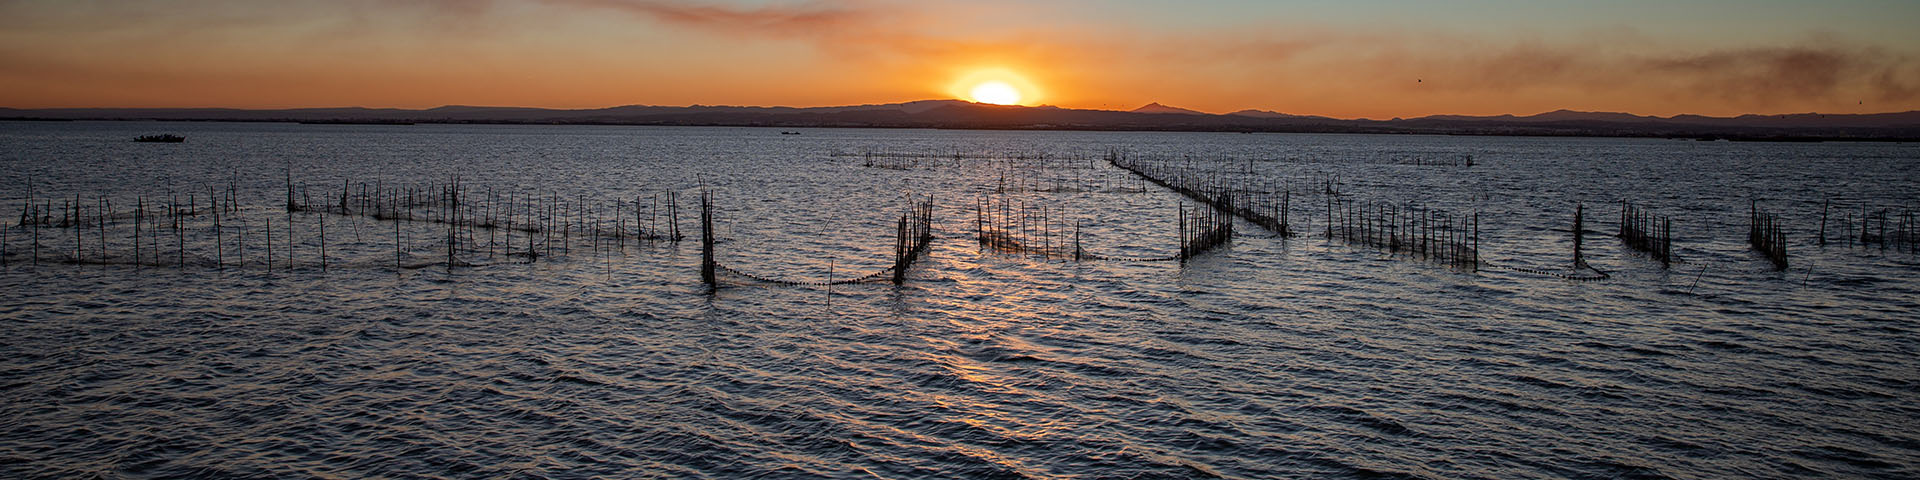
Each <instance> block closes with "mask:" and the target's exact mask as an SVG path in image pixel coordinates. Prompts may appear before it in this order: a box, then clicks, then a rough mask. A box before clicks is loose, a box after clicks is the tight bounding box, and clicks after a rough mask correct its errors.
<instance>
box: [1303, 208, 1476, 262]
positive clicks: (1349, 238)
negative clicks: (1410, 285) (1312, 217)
mask: <svg viewBox="0 0 1920 480" xmlns="http://www.w3.org/2000/svg"><path fill="white" fill-rule="evenodd" d="M1324 225H1325V226H1326V228H1325V230H1324V232H1325V236H1326V238H1327V239H1328V240H1340V241H1342V242H1346V243H1347V244H1349V245H1357V246H1362V247H1366V248H1372V249H1375V250H1379V251H1382V252H1386V253H1389V254H1393V255H1403V256H1406V257H1407V258H1412V259H1416V260H1421V261H1426V262H1432V263H1436V264H1440V265H1446V266H1450V267H1453V268H1459V269H1463V270H1468V271H1474V270H1478V269H1479V268H1480V214H1479V213H1477V212H1475V213H1466V214H1461V213H1455V212H1451V211H1447V210H1442V209H1436V208H1426V207H1422V206H1418V205H1400V204H1395V203H1392V202H1369V201H1361V200H1354V199H1350V198H1345V197H1339V196H1332V195H1329V196H1327V218H1326V219H1325V223H1324Z"/></svg>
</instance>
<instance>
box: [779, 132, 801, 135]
mask: <svg viewBox="0 0 1920 480" xmlns="http://www.w3.org/2000/svg"><path fill="white" fill-rule="evenodd" d="M780 134H781V135H799V134H800V132H780Z"/></svg>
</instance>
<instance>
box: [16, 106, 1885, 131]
mask: <svg viewBox="0 0 1920 480" xmlns="http://www.w3.org/2000/svg"><path fill="white" fill-rule="evenodd" d="M0 119H4V120H172V121H248V122H304V123H383V124H403V123H507V124H607V125H707V126H715V125H725V126H766V127H880V128H966V129H1032V130H1157V131H1222V132H1313V133H1409V134H1451V135H1553V136H1628V137H1676V138H1703V139H1711V138H1724V139H1733V140H1901V141H1911V140H1916V139H1920V111H1908V112H1899V113H1878V114H1818V113H1803V114H1790V115H1740V116H1736V117H1709V116H1700V115H1675V116H1672V117H1656V116H1643V115H1632V114H1626V113H1608V112H1576V111H1570V110H1557V111H1552V112H1546V113H1541V114H1537V115H1527V116H1514V115H1495V116H1464V115H1433V116H1425V117H1416V118H1405V119H1402V118H1394V119H1390V120H1370V119H1339V118H1329V117H1320V116H1309V115H1291V114H1286V113H1280V112H1271V111H1262V110H1242V111H1238V112H1233V113H1227V114H1209V113H1204V112H1199V111H1195V110H1189V109H1184V108H1178V107H1170V106H1166V105H1161V104H1159V103H1151V104H1148V105H1145V106H1142V107H1140V108H1136V109H1133V110H1131V111H1118V110H1091V109H1072V108H1059V107H1052V106H1038V107H1025V106H1003V105H988V104H980V103H972V102H966V101H961V100H921V101H915V102H905V103H890V104H875V105H850V106H837V107H805V108H796V107H752V106H710V105H691V106H685V107H670V106H649V105H628V106H619V107H608V108H593V109H549V108H530V107H481V106H458V105H450V106H443V107H437V108H429V109H424V110H411V109H395V108H361V107H344V108H295V109H272V110H249V109H231V108H49V109H14V108H0Z"/></svg>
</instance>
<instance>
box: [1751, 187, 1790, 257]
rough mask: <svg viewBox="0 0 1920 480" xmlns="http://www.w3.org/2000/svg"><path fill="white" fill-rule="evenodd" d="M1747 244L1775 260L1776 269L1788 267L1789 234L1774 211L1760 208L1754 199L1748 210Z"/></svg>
mask: <svg viewBox="0 0 1920 480" xmlns="http://www.w3.org/2000/svg"><path fill="white" fill-rule="evenodd" d="M1747 220H1748V221H1747V244H1748V245H1752V246H1753V249H1754V250H1755V251H1758V252H1760V254H1761V255H1762V256H1765V257H1767V261H1769V262H1773V268H1774V269H1775V270H1786V269H1787V234H1786V232H1784V231H1781V229H1780V222H1779V220H1778V219H1776V218H1774V215H1773V214H1772V213H1769V212H1767V211H1765V210H1761V209H1760V202H1759V201H1754V202H1753V203H1751V204H1750V206H1749V210H1748V211H1747Z"/></svg>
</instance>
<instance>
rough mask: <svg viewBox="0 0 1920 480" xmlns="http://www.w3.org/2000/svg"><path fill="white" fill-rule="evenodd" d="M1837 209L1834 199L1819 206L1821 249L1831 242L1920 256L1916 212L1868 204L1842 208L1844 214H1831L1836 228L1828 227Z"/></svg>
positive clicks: (1919, 233) (1864, 248)
mask: <svg viewBox="0 0 1920 480" xmlns="http://www.w3.org/2000/svg"><path fill="white" fill-rule="evenodd" d="M1833 210H1836V208H1835V205H1834V204H1833V201H1832V200H1828V201H1826V202H1824V203H1822V204H1821V206H1820V231H1819V234H1818V235H1819V237H1818V238H1817V240H1818V243H1819V245H1820V246H1822V247H1824V246H1826V245H1827V244H1828V243H1829V242H1832V243H1838V244H1841V245H1845V246H1848V247H1858V248H1860V249H1863V250H1873V249H1875V247H1878V248H1877V250H1879V251H1882V252H1889V251H1890V252H1894V253H1907V254H1913V253H1920V221H1917V220H1920V218H1917V217H1916V215H1914V211H1913V210H1912V209H1909V208H1901V207H1875V206H1871V205H1868V204H1866V203H1861V204H1860V205H1857V206H1848V205H1844V204H1843V205H1840V206H1839V207H1838V209H1837V210H1840V211H1841V212H1844V213H1841V214H1838V215H1832V216H1831V222H1832V223H1833V225H1832V227H1833V228H1828V227H1829V225H1828V223H1829V218H1830V214H1831V213H1832V211H1833Z"/></svg>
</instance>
